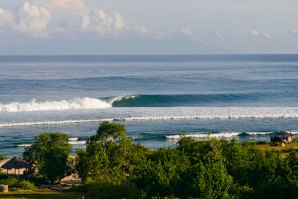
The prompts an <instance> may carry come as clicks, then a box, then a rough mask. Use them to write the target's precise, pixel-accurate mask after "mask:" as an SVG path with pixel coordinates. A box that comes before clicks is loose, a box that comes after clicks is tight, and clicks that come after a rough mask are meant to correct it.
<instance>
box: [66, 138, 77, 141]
mask: <svg viewBox="0 0 298 199" xmlns="http://www.w3.org/2000/svg"><path fill="white" fill-rule="evenodd" d="M78 139H79V138H68V140H69V141H77V140H78Z"/></svg>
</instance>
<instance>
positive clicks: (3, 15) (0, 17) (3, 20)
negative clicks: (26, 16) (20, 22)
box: [0, 8, 14, 28]
mask: <svg viewBox="0 0 298 199" xmlns="http://www.w3.org/2000/svg"><path fill="white" fill-rule="evenodd" d="M13 23H14V22H13V17H12V14H11V13H10V12H9V11H7V10H4V9H2V8H0V28H1V27H4V26H10V25H12V24H13Z"/></svg>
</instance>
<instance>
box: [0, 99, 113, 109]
mask: <svg viewBox="0 0 298 199" xmlns="http://www.w3.org/2000/svg"><path fill="white" fill-rule="evenodd" d="M110 107H111V104H109V103H107V102H105V101H103V100H100V99H95V98H88V97H85V98H75V99H73V100H61V101H45V102H38V101H36V100H32V101H31V102H26V103H19V102H13V103H10V104H0V112H28V111H52V110H75V109H104V108H110Z"/></svg>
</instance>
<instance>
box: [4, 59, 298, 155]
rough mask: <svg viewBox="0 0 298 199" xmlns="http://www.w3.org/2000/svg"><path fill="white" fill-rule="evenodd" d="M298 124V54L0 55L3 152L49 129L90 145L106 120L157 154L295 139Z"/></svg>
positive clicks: (10, 151)
mask: <svg viewBox="0 0 298 199" xmlns="http://www.w3.org/2000/svg"><path fill="white" fill-rule="evenodd" d="M297 118H298V56H297V55H159V56H157V55H156V56H153V55H152V56H148V55H147V56H146V55H129V56H128V55H127V56H112V55H111V56H0V153H7V154H9V155H10V156H15V155H20V154H21V153H22V152H23V150H24V147H25V146H30V144H31V143H32V142H33V141H34V137H35V136H36V135H38V134H39V133H41V132H44V131H54V132H62V133H67V134H69V136H70V137H71V138H72V139H71V140H70V143H71V144H72V145H73V148H74V149H76V148H81V147H84V146H85V142H86V140H87V139H88V137H89V136H91V135H93V134H95V133H96V129H97V128H98V126H99V124H100V122H101V121H105V120H108V121H114V122H119V123H121V124H124V125H125V127H126V129H127V134H128V136H130V137H131V138H132V139H133V141H134V142H135V143H140V144H143V145H145V146H147V147H149V148H157V147H162V146H175V145H176V143H177V140H178V139H179V138H180V137H181V135H185V136H188V137H193V138H195V139H199V140H205V139H210V138H227V139H232V138H234V139H237V140H239V141H247V140H248V141H249V140H254V141H269V140H270V133H272V132H274V131H277V130H285V131H291V132H293V134H295V133H296V130H297V129H298V120H297ZM243 132H245V134H244V133H243Z"/></svg>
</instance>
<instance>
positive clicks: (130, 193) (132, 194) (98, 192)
mask: <svg viewBox="0 0 298 199" xmlns="http://www.w3.org/2000/svg"><path fill="white" fill-rule="evenodd" d="M87 186H89V190H88V192H87V195H88V196H90V197H91V198H97V199H100V198H140V192H138V191H137V190H136V189H135V188H133V187H131V186H129V185H125V184H121V185H113V184H106V183H96V184H87Z"/></svg>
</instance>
